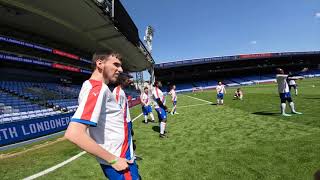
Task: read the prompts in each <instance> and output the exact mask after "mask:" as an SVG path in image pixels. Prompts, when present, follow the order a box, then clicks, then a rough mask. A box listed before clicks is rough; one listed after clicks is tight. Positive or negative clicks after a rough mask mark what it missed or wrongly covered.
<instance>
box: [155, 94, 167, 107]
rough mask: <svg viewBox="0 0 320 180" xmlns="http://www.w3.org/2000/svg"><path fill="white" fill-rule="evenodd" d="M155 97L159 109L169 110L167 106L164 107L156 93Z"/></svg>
mask: <svg viewBox="0 0 320 180" xmlns="http://www.w3.org/2000/svg"><path fill="white" fill-rule="evenodd" d="M153 96H154V97H155V101H156V102H157V104H158V105H159V107H161V108H162V109H164V110H167V109H168V108H167V106H165V105H163V103H162V101H161V100H160V97H159V96H157V94H156V93H153Z"/></svg>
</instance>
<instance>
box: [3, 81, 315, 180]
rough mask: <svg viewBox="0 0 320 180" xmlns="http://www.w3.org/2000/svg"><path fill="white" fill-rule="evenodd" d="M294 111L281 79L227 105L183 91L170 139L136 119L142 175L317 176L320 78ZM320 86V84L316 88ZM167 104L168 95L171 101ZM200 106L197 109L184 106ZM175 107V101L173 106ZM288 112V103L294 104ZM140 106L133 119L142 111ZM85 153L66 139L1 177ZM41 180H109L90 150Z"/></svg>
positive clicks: (13, 161) (12, 162)
mask: <svg viewBox="0 0 320 180" xmlns="http://www.w3.org/2000/svg"><path fill="white" fill-rule="evenodd" d="M298 83H299V85H300V86H299V93H300V94H299V96H297V97H295V96H293V98H294V102H295V104H296V109H297V110H298V111H301V112H303V113H304V114H303V115H294V116H292V117H282V116H280V114H279V97H278V94H277V89H276V86H275V84H270V85H257V86H247V87H243V88H242V89H243V91H244V93H245V96H244V100H243V101H235V100H232V96H233V93H234V90H235V89H231V88H229V89H227V91H228V94H227V95H226V97H225V105H224V106H215V105H211V104H207V105H203V104H202V103H204V102H202V101H200V100H195V99H192V98H190V97H188V96H187V95H189V96H193V97H197V98H200V99H205V100H208V101H212V102H215V101H216V100H215V97H216V95H215V92H214V91H213V90H211V91H204V92H197V93H194V94H192V93H189V94H185V95H179V97H178V98H179V99H178V112H179V113H180V114H179V115H174V116H171V115H170V116H169V119H168V123H167V124H168V131H169V133H168V136H169V138H166V139H159V137H158V132H156V129H157V127H156V126H157V124H148V125H145V124H143V123H142V121H143V117H140V118H139V119H137V120H136V121H135V122H134V129H135V137H134V139H136V140H137V151H136V153H137V155H139V156H141V157H143V160H142V161H138V165H139V170H140V174H141V176H142V177H143V179H152V180H153V179H157V180H158V179H159V180H161V179H175V180H176V179H181V180H182V179H243V180H249V179H259V180H260V179H268V180H269V179H279V180H280V179H281V180H282V179H289V180H294V179H297V180H301V179H312V175H313V174H314V173H315V171H316V170H318V169H320V153H319V149H320V143H319V142H320V108H319V107H320V91H319V89H318V88H319V87H320V82H319V79H306V80H303V81H299V82H298ZM312 85H315V86H316V88H313V87H312ZM167 102H168V104H169V102H170V101H169V99H168V101H167ZM194 104H202V105H199V106H192V107H181V108H179V106H187V105H194ZM169 107H170V105H169ZM288 112H289V108H288ZM140 113H141V112H140V107H135V108H133V109H132V110H131V114H132V115H131V116H132V117H136V116H138V115H139V114H140ZM78 152H80V150H79V149H78V148H77V147H75V146H74V145H72V144H70V143H69V142H67V141H63V142H59V143H57V144H54V145H50V146H47V147H44V148H41V149H40V150H37V151H34V152H27V153H25V154H22V155H20V156H18V157H13V158H7V159H3V160H0V163H1V170H0V173H1V175H2V178H1V179H21V178H23V177H26V176H29V175H32V174H34V173H36V172H39V171H41V170H44V169H47V168H49V167H51V166H53V165H55V164H58V163H60V162H62V161H63V160H65V159H67V158H69V157H71V156H73V155H75V154H77V153H78ZM39 179H103V174H102V171H101V170H100V167H99V165H98V163H97V162H96V160H95V159H94V157H92V156H91V155H88V154H86V155H84V156H82V157H80V158H79V159H77V160H75V161H73V162H71V163H70V164H68V165H66V166H65V167H62V168H60V169H58V170H56V171H54V172H52V173H49V174H47V175H46V176H43V177H41V178H39Z"/></svg>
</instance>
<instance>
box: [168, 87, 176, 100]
mask: <svg viewBox="0 0 320 180" xmlns="http://www.w3.org/2000/svg"><path fill="white" fill-rule="evenodd" d="M169 94H171V97H172V99H171V100H172V101H177V98H178V97H177V93H176V91H175V90H174V89H171V91H170V92H169Z"/></svg>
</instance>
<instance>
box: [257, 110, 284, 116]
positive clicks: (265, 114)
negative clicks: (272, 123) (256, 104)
mask: <svg viewBox="0 0 320 180" xmlns="http://www.w3.org/2000/svg"><path fill="white" fill-rule="evenodd" d="M252 114H255V115H262V116H276V115H279V113H273V112H264V111H260V112H254V113H252Z"/></svg>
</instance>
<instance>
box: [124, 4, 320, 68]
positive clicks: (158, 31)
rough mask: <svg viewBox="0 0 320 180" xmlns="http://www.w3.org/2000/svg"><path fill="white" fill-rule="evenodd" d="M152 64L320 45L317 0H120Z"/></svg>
mask: <svg viewBox="0 0 320 180" xmlns="http://www.w3.org/2000/svg"><path fill="white" fill-rule="evenodd" d="M121 2H122V4H123V5H124V6H125V8H126V9H127V11H128V13H129V14H130V16H131V18H132V19H133V21H134V22H135V24H136V26H137V27H138V29H139V36H140V39H141V40H143V36H144V33H145V29H146V27H147V26H148V25H151V26H152V27H154V29H155V33H154V39H153V51H152V55H153V58H154V60H155V61H156V63H162V62H169V61H177V60H184V59H193V58H202V57H214V56H226V55H238V54H250V53H265V52H288V51H315V50H320V0H263V1H262V0H198V1H192V0H121Z"/></svg>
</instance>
